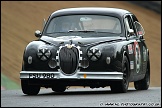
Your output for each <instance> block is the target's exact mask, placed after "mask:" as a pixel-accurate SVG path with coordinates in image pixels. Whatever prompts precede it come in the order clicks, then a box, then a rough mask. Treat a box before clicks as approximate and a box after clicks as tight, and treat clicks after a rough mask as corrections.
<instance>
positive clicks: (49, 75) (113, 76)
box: [20, 71, 123, 80]
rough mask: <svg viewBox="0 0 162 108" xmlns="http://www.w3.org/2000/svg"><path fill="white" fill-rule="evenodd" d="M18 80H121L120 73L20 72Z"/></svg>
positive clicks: (121, 74)
mask: <svg viewBox="0 0 162 108" xmlns="http://www.w3.org/2000/svg"><path fill="white" fill-rule="evenodd" d="M20 79H96V80H102V79H104V80H122V79H123V73H122V72H81V71H79V72H76V73H75V74H73V75H65V74H63V73H61V72H58V71H57V72H52V71H21V72H20Z"/></svg>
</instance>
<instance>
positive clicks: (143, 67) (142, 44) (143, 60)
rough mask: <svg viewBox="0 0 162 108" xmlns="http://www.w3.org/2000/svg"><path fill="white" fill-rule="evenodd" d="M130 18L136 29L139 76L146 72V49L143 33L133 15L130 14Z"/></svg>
mask: <svg viewBox="0 0 162 108" xmlns="http://www.w3.org/2000/svg"><path fill="white" fill-rule="evenodd" d="M131 18H132V20H133V25H134V27H135V29H136V34H137V38H138V41H140V42H139V47H140V52H141V74H144V73H145V72H146V65H147V53H146V52H147V47H146V44H145V39H144V37H143V36H144V34H145V31H144V29H143V27H142V25H141V24H140V22H139V21H138V19H137V18H136V16H135V15H133V14H131Z"/></svg>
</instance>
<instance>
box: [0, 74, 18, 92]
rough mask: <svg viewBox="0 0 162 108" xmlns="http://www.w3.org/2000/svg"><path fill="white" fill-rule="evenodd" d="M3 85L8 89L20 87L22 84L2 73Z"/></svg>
mask: <svg viewBox="0 0 162 108" xmlns="http://www.w3.org/2000/svg"><path fill="white" fill-rule="evenodd" d="M1 86H3V87H5V89H7V90H11V89H20V86H19V85H18V84H17V83H15V82H14V81H12V80H11V79H9V78H8V77H7V76H5V75H3V74H2V73H1Z"/></svg>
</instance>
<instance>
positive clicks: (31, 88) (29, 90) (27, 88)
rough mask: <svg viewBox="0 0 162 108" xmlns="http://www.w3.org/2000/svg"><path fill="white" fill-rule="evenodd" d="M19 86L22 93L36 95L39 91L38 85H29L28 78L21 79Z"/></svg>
mask: <svg viewBox="0 0 162 108" xmlns="http://www.w3.org/2000/svg"><path fill="white" fill-rule="evenodd" d="M21 88H22V91H23V93H24V94H27V95H37V94H38V93H39V91H40V86H38V85H29V84H28V80H21Z"/></svg>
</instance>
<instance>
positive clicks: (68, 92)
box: [26, 88, 137, 96]
mask: <svg viewBox="0 0 162 108" xmlns="http://www.w3.org/2000/svg"><path fill="white" fill-rule="evenodd" d="M49 89H50V88H49ZM132 92H137V90H135V89H128V91H127V93H132ZM93 94H122V93H113V92H111V90H110V89H104V90H103V89H96V90H94V89H89V90H87V89H86V90H84V89H76V90H66V91H65V92H54V91H52V90H51V91H47V92H43V93H42V92H41V91H40V93H39V94H38V95H37V96H49V95H51V96H53V95H93ZM26 96H27V95H26Z"/></svg>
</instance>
